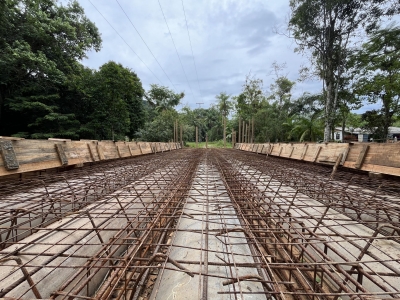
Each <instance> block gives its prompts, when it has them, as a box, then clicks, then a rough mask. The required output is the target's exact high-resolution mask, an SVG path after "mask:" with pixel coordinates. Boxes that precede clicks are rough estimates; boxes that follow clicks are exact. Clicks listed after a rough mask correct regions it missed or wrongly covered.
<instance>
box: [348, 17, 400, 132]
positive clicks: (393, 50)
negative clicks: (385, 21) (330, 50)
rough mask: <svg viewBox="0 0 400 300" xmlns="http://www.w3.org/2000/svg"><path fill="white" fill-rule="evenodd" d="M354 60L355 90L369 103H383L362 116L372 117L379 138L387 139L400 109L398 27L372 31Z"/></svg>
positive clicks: (399, 38) (399, 33)
mask: <svg viewBox="0 0 400 300" xmlns="http://www.w3.org/2000/svg"><path fill="white" fill-rule="evenodd" d="M353 59H354V61H355V66H354V69H355V70H356V72H357V74H358V78H357V79H358V80H357V81H356V83H355V88H356V93H357V94H358V95H359V96H360V97H361V98H362V99H367V101H369V102H370V103H376V102H377V101H381V102H382V108H381V110H380V111H374V112H373V113H372V112H371V114H366V115H365V119H366V120H367V119H370V120H372V119H373V120H374V123H375V124H376V125H377V127H379V132H380V138H381V139H386V138H387V135H388V133H389V126H391V125H392V123H393V121H394V119H393V116H394V115H395V114H397V113H398V112H399V108H400V106H399V105H400V103H399V101H400V27H396V26H394V25H391V26H389V27H388V28H385V29H379V30H376V31H375V32H373V33H372V34H371V35H370V38H369V40H368V42H367V43H365V44H363V45H362V48H361V49H360V50H359V51H358V52H357V53H356V54H355V55H354V58H353ZM379 115H381V117H379ZM372 116H374V117H373V118H372ZM377 120H380V121H379V122H377Z"/></svg>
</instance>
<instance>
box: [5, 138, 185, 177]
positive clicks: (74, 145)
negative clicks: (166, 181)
mask: <svg viewBox="0 0 400 300" xmlns="http://www.w3.org/2000/svg"><path fill="white" fill-rule="evenodd" d="M0 144H1V145H0V151H1V153H0V154H1V155H0V176H5V175H12V174H20V173H25V172H33V171H39V170H46V169H52V168H58V167H65V166H73V165H78V166H79V165H83V164H85V163H88V162H98V161H102V160H109V159H119V158H128V157H132V156H138V155H144V154H150V153H153V150H152V147H151V146H150V143H144V142H138V143H137V142H122V141H121V142H114V141H95V140H80V141H71V140H64V139H50V140H26V139H17V138H9V137H4V138H3V137H0ZM157 144H158V145H157V152H163V151H171V150H176V149H180V145H179V144H177V143H157ZM3 146H4V147H3ZM3 148H4V150H3V151H2V149H3ZM11 156H13V157H11ZM11 158H12V159H11ZM11 160H12V161H11Z"/></svg>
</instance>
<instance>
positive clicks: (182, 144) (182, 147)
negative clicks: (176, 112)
mask: <svg viewBox="0 0 400 300" xmlns="http://www.w3.org/2000/svg"><path fill="white" fill-rule="evenodd" d="M181 148H183V125H182V124H181Z"/></svg>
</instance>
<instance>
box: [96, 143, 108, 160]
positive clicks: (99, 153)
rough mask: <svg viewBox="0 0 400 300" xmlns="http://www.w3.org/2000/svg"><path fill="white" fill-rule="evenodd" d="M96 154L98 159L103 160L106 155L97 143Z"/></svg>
mask: <svg viewBox="0 0 400 300" xmlns="http://www.w3.org/2000/svg"><path fill="white" fill-rule="evenodd" d="M97 154H98V155H99V159H100V160H105V159H106V157H105V156H104V152H103V149H102V148H101V147H100V145H99V144H97Z"/></svg>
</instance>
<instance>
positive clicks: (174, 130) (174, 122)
mask: <svg viewBox="0 0 400 300" xmlns="http://www.w3.org/2000/svg"><path fill="white" fill-rule="evenodd" d="M175 126H176V122H175V121H174V143H175V142H176V128H175Z"/></svg>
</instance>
